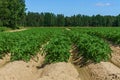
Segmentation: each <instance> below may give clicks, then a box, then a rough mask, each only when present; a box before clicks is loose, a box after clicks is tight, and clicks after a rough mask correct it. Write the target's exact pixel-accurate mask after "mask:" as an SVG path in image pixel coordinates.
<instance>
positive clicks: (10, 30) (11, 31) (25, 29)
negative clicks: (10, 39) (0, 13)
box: [8, 28, 27, 32]
mask: <svg viewBox="0 0 120 80" xmlns="http://www.w3.org/2000/svg"><path fill="white" fill-rule="evenodd" d="M24 30H27V28H24V29H17V30H10V31H8V32H19V31H24Z"/></svg>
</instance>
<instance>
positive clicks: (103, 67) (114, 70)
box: [88, 62, 120, 80]
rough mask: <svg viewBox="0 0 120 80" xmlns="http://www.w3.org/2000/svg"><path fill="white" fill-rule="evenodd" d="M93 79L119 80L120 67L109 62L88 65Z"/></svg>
mask: <svg viewBox="0 0 120 80" xmlns="http://www.w3.org/2000/svg"><path fill="white" fill-rule="evenodd" d="M88 69H89V73H90V75H91V77H92V79H93V80H120V68H118V67H117V66H115V65H113V64H112V63H110V62H101V63H98V64H90V65H88Z"/></svg>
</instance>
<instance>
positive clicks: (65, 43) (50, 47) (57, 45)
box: [44, 33, 71, 63]
mask: <svg viewBox="0 0 120 80" xmlns="http://www.w3.org/2000/svg"><path fill="white" fill-rule="evenodd" d="M70 49H71V41H70V38H69V37H67V36H66V35H65V34H63V33H59V34H56V35H54V36H53V37H52V38H51V39H50V41H49V42H48V44H46V45H45V47H44V51H45V55H46V57H45V63H54V62H67V61H68V59H69V57H70V52H69V51H70Z"/></svg>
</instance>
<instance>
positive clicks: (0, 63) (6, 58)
mask: <svg viewBox="0 0 120 80" xmlns="http://www.w3.org/2000/svg"><path fill="white" fill-rule="evenodd" d="M9 61H10V54H7V55H5V56H4V57H3V58H2V59H0V68H1V67H3V66H4V65H5V64H7V63H8V62H9Z"/></svg>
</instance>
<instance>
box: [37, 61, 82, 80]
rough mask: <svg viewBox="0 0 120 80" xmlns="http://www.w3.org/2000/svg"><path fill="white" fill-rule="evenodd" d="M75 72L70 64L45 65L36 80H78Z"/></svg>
mask: <svg viewBox="0 0 120 80" xmlns="http://www.w3.org/2000/svg"><path fill="white" fill-rule="evenodd" d="M78 77H79V74H78V72H77V70H76V69H75V68H74V66H73V65H72V64H71V63H65V62H60V63H56V64H50V65H47V66H46V67H45V68H44V69H43V71H42V74H41V76H40V78H39V79H38V80H80V79H79V78H78Z"/></svg>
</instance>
